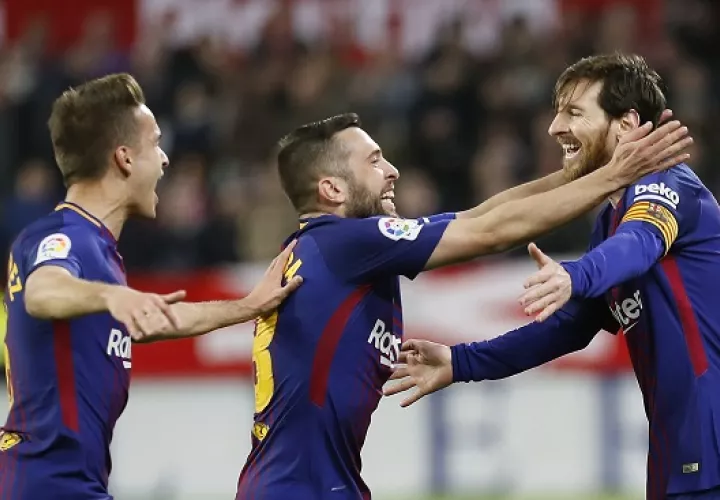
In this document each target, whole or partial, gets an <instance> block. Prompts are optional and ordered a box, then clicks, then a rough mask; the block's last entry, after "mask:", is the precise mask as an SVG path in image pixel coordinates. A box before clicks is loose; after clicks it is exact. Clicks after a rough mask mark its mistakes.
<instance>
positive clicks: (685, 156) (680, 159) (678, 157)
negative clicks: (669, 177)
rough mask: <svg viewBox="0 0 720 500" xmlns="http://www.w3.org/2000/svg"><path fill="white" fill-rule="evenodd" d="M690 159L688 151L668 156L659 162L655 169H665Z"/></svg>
mask: <svg viewBox="0 0 720 500" xmlns="http://www.w3.org/2000/svg"><path fill="white" fill-rule="evenodd" d="M689 159H690V155H689V154H688V153H682V154H679V155H676V156H673V157H672V158H668V159H667V160H663V161H661V162H660V163H658V166H657V170H660V171H662V170H667V169H668V168H670V167H674V166H675V165H678V164H680V163H685V162H686V161H688V160H689Z"/></svg>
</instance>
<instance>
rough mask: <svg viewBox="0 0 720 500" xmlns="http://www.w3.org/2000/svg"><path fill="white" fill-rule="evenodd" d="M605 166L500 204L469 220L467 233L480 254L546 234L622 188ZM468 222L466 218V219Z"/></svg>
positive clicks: (507, 247)
mask: <svg viewBox="0 0 720 500" xmlns="http://www.w3.org/2000/svg"><path fill="white" fill-rule="evenodd" d="M622 182H623V181H622V180H620V179H619V178H617V177H615V176H613V175H612V172H611V170H610V169H609V168H601V169H599V170H596V171H595V172H593V173H591V174H589V175H586V176H584V177H582V178H580V179H578V180H576V181H573V182H571V183H569V184H566V185H564V186H561V187H559V188H557V189H553V190H552V191H548V192H546V193H541V194H537V195H534V196H530V197H528V198H525V199H522V200H516V201H511V202H508V203H505V204H504V205H501V206H499V207H497V208H495V209H493V210H491V211H490V212H488V213H487V214H485V215H483V216H481V217H478V218H476V219H471V222H472V223H473V224H472V226H473V227H472V228H471V229H470V230H471V232H474V233H475V234H477V235H479V236H480V238H481V239H482V244H481V246H483V247H489V248H487V249H486V250H485V251H484V252H483V253H497V252H502V251H505V250H507V249H509V248H511V247H514V246H516V245H518V244H521V243H523V242H526V241H528V240H530V239H533V238H535V237H537V236H540V235H542V234H544V233H547V232H549V231H551V230H553V229H555V228H557V227H559V226H562V225H563V224H565V223H567V222H569V221H571V220H573V219H575V218H577V217H579V216H580V215H582V214H584V213H586V212H588V211H590V210H591V209H593V208H594V207H596V206H597V205H599V204H600V203H601V202H602V201H603V200H604V199H606V198H607V197H608V196H609V195H610V194H611V193H614V192H615V191H617V190H618V189H620V188H621V187H622V185H623V184H622ZM469 222H470V221H469Z"/></svg>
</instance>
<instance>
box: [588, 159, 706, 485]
mask: <svg viewBox="0 0 720 500" xmlns="http://www.w3.org/2000/svg"><path fill="white" fill-rule="evenodd" d="M622 204H623V205H624V206H621V207H618V210H616V211H612V210H608V211H606V213H605V214H604V215H602V216H601V219H604V222H603V223H602V224H601V226H604V227H607V228H609V231H610V233H612V232H613V230H614V227H616V226H617V223H618V221H617V219H618V218H619V216H622V217H623V219H622V220H623V221H625V222H628V221H629V222H632V223H647V222H649V223H650V224H651V225H652V226H653V230H654V231H656V232H657V234H658V236H659V237H661V238H662V239H663V240H664V241H665V242H667V241H670V242H671V244H670V245H667V243H666V245H665V246H666V247H667V246H669V250H668V251H667V254H666V255H665V256H663V257H661V259H660V260H659V261H658V262H657V263H656V264H655V265H653V266H652V268H651V269H650V271H649V272H648V273H646V274H645V275H643V276H639V277H638V278H636V279H633V280H630V281H628V282H626V283H624V284H622V285H621V286H619V287H617V288H615V289H613V290H612V291H611V292H609V293H608V295H607V296H608V301H609V304H610V309H611V311H612V312H613V315H614V316H615V318H616V320H617V321H618V323H619V324H620V326H621V327H623V330H624V333H625V338H626V340H627V344H628V348H629V351H630V355H631V358H632V361H633V365H634V368H635V372H636V375H637V377H638V382H639V385H640V387H641V389H642V391H643V397H644V401H645V407H646V412H647V415H648V419H649V422H650V452H649V457H648V498H661V495H662V498H664V495H665V494H673V493H684V492H691V491H697V490H702V489H708V488H712V487H716V486H720V453H718V450H720V307H719V306H718V305H719V304H720V294H719V293H718V292H717V286H718V283H720V206H718V204H717V202H716V200H715V198H714V197H713V196H712V194H711V193H710V191H709V190H708V189H707V188H706V187H705V186H704V185H703V184H702V182H701V181H700V180H699V179H698V178H697V176H696V175H695V173H694V172H693V171H692V170H691V169H690V168H689V167H687V166H685V165H681V166H678V167H675V168H673V169H671V170H669V171H667V172H663V173H661V174H654V175H652V176H648V177H647V178H644V179H641V180H640V181H639V182H638V183H636V184H635V185H633V186H631V187H630V188H629V189H628V190H627V192H626V194H625V196H624V199H623V200H622ZM613 212H616V213H615V214H613ZM623 214H624V215H623ZM613 215H615V217H613ZM613 218H615V219H616V220H615V221H613ZM603 238H604V237H603ZM603 238H598V242H599V240H601V239H603Z"/></svg>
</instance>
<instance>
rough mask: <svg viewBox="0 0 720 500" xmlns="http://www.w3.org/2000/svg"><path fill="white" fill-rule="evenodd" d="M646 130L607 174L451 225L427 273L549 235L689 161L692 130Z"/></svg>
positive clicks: (619, 152)
mask: <svg viewBox="0 0 720 500" xmlns="http://www.w3.org/2000/svg"><path fill="white" fill-rule="evenodd" d="M649 130H650V127H649V126H648V125H647V124H646V125H645V126H643V127H641V128H638V129H635V130H634V131H632V132H629V133H628V134H626V136H624V137H623V139H622V140H621V143H620V145H619V146H618V147H617V148H616V150H615V153H614V155H613V158H612V159H611V160H610V162H609V163H608V164H607V165H606V166H605V167H603V168H600V169H598V170H596V171H595V172H593V173H591V174H589V175H586V176H585V177H582V178H581V179H578V180H576V181H573V182H571V183H570V184H567V185H565V186H562V187H560V188H558V189H554V190H552V191H549V192H547V193H543V194H538V195H535V196H531V197H529V198H525V199H523V200H516V201H511V202H509V203H505V204H504V205H501V206H498V207H496V208H495V209H493V210H491V211H489V212H488V213H486V214H485V215H482V216H480V217H477V218H474V219H459V220H454V221H452V222H450V224H448V227H447V229H446V230H445V233H444V234H443V237H442V239H441V240H440V243H439V244H438V245H437V247H436V248H435V250H434V252H433V254H432V256H431V257H430V259H429V260H428V262H427V264H426V266H425V269H432V268H435V267H439V266H443V265H448V264H453V263H456V262H460V261H464V260H469V259H472V258H475V257H478V256H481V255H487V254H492V253H498V252H502V251H505V250H507V249H508V248H511V247H513V246H515V245H518V244H520V243H522V242H524V241H526V240H528V239H531V238H534V237H536V236H539V235H541V234H543V233H546V232H548V231H550V230H552V229H554V228H556V227H558V226H561V225H563V224H565V223H566V222H568V221H570V220H572V219H574V218H575V217H577V216H579V215H581V214H583V213H585V212H587V211H589V210H590V209H592V208H593V207H595V206H596V205H598V204H599V203H600V202H601V201H602V200H603V199H605V198H606V197H607V196H608V195H610V194H611V193H613V192H615V191H617V190H618V189H620V188H622V187H624V186H626V185H628V184H630V183H632V182H634V181H635V180H637V179H639V178H640V177H643V176H645V175H647V174H649V173H651V172H656V171H660V170H664V169H667V168H669V167H671V166H672V165H676V164H677V163H679V162H682V161H684V160H685V159H686V158H687V155H686V154H684V153H681V151H683V150H684V149H685V148H686V147H687V146H689V145H690V144H691V143H692V139H691V138H688V137H686V136H687V129H686V128H685V127H681V126H680V123H679V122H677V121H673V122H670V123H668V124H665V125H663V126H662V127H660V128H658V129H656V130H655V131H654V132H652V133H650V134H649V135H645V134H647V133H648V131H649Z"/></svg>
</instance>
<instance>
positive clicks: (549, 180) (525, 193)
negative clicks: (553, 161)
mask: <svg viewBox="0 0 720 500" xmlns="http://www.w3.org/2000/svg"><path fill="white" fill-rule="evenodd" d="M567 182H568V181H567V178H566V177H565V172H563V171H562V170H559V171H557V172H553V173H552V174H549V175H546V176H545V177H541V178H540V179H536V180H534V181H530V182H526V183H525V184H520V185H519V186H515V187H511V188H510V189H506V190H505V191H502V192H501V193H498V194H496V195H495V196H492V197H490V198H488V199H487V200H485V201H484V202H482V203H480V204H479V205H478V206H476V207H473V208H471V209H470V210H465V211H462V212H458V213H457V214H456V217H457V218H458V219H473V218H476V217H480V216H481V215H484V214H486V213H488V212H489V211H490V210H492V209H494V208H496V207H499V206H500V205H503V204H505V203H508V202H510V201H514V200H522V199H523V198H528V197H530V196H534V195H536V194H540V193H546V192H548V191H551V190H553V189H556V188H559V187H560V186H564V185H565V184H567Z"/></svg>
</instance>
